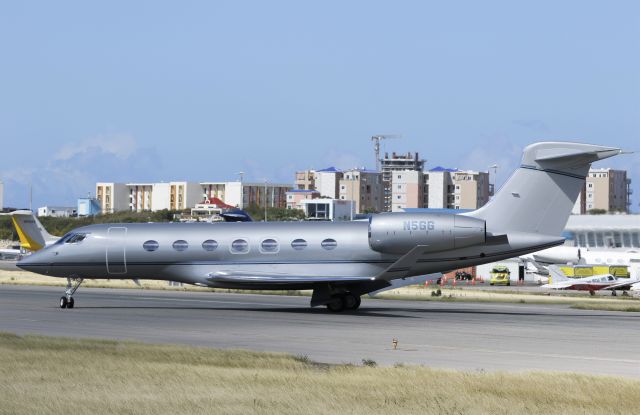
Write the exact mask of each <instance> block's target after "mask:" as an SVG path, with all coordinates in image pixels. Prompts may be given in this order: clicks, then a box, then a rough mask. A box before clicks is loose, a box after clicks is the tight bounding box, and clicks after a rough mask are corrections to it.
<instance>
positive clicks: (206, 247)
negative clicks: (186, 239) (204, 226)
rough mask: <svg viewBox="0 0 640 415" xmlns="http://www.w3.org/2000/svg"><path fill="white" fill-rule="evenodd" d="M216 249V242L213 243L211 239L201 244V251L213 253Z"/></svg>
mask: <svg viewBox="0 0 640 415" xmlns="http://www.w3.org/2000/svg"><path fill="white" fill-rule="evenodd" d="M217 248H218V242H217V241H214V240H213V239H207V240H206V241H204V242H203V243H202V249H204V250H205V251H209V252H212V251H215V250H216V249H217Z"/></svg>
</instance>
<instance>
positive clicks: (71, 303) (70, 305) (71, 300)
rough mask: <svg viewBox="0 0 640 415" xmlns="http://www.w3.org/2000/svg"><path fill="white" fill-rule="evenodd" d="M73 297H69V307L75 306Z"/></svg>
mask: <svg viewBox="0 0 640 415" xmlns="http://www.w3.org/2000/svg"><path fill="white" fill-rule="evenodd" d="M73 304H74V301H73V297H69V300H68V301H67V308H73Z"/></svg>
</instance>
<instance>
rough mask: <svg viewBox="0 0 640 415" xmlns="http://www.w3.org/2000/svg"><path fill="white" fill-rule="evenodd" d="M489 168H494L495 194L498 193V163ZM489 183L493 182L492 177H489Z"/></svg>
mask: <svg viewBox="0 0 640 415" xmlns="http://www.w3.org/2000/svg"><path fill="white" fill-rule="evenodd" d="M489 169H493V194H494V195H495V194H496V183H497V181H498V165H497V164H494V165H492V166H489ZM489 183H491V178H489Z"/></svg>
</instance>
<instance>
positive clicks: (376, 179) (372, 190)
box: [339, 169, 384, 213]
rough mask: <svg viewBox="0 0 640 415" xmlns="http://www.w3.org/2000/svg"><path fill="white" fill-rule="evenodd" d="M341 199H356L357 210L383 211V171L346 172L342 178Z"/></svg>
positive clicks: (360, 170)
mask: <svg viewBox="0 0 640 415" xmlns="http://www.w3.org/2000/svg"><path fill="white" fill-rule="evenodd" d="M339 192H340V200H354V201H355V210H356V212H359V213H365V211H374V212H382V209H383V207H384V201H383V195H384V187H383V184H382V173H380V172H377V171H371V170H365V169H352V170H346V171H345V172H344V177H343V178H342V179H340V189H339Z"/></svg>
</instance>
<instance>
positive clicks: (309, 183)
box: [295, 170, 316, 190]
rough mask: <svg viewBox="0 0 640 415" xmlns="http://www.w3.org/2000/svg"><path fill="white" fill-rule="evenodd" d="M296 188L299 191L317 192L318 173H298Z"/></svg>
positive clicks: (312, 171)
mask: <svg viewBox="0 0 640 415" xmlns="http://www.w3.org/2000/svg"><path fill="white" fill-rule="evenodd" d="M295 188H296V189H298V190H316V171H315V170H303V171H297V172H296V182H295Z"/></svg>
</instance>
